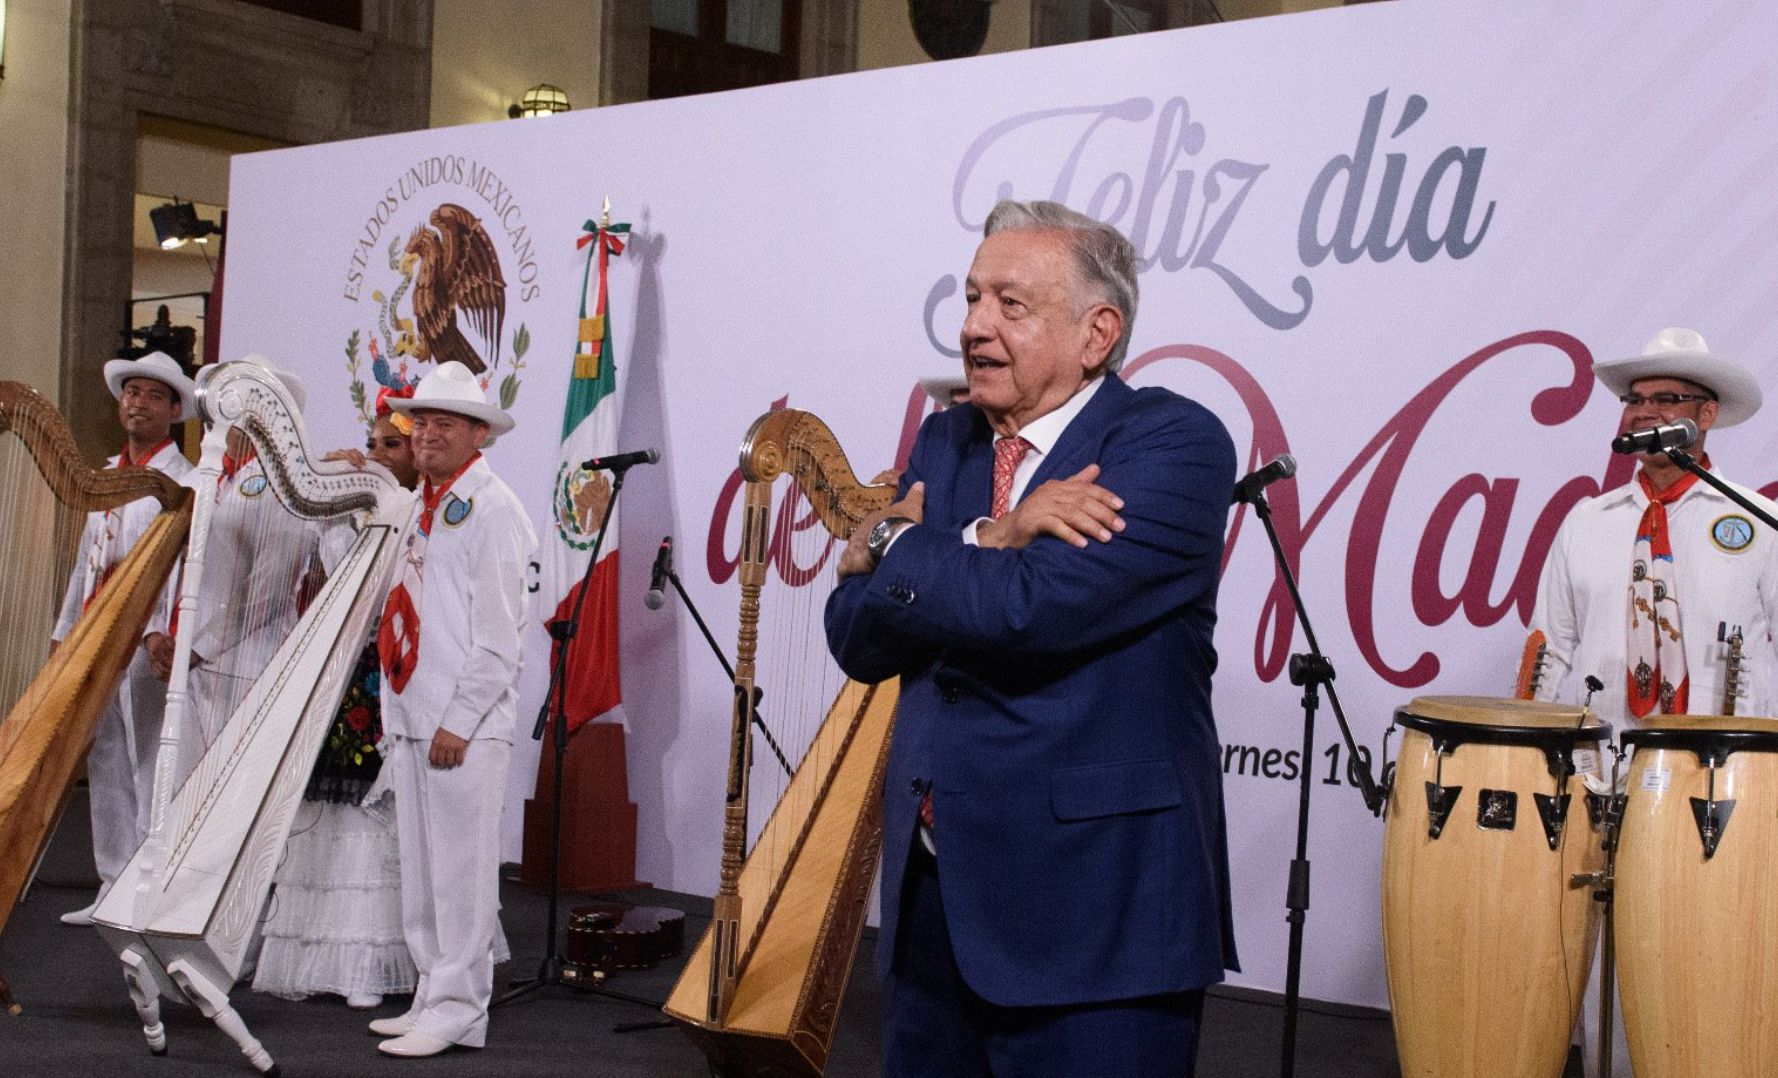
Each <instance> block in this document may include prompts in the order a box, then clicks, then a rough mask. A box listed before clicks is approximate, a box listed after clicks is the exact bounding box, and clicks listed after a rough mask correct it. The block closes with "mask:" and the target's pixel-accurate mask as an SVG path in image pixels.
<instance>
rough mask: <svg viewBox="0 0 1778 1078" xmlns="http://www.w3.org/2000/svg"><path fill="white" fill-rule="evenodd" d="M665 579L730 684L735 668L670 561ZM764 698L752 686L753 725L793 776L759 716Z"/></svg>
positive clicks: (793, 770)
mask: <svg viewBox="0 0 1778 1078" xmlns="http://www.w3.org/2000/svg"><path fill="white" fill-rule="evenodd" d="M667 579H668V580H670V581H672V583H673V590H674V591H676V592H678V593H679V600H680V602H683V603H684V604H685V609H687V610H689V611H690V612H691V617H692V620H693V621H695V622H697V623H698V631H699V632H701V633H703V634H704V640H705V641H706V642H707V643H708V644H709V645H710V650H711V651H712V652H714V653H715V655H716V661H717V662H719V663H721V664H722V672H723V673H724V674H727V675H728V679H729V681H730V682H731V683H732V682H733V681H734V680H735V667H734V665H733V664H732V663H730V662H729V661H728V656H727V655H724V654H723V652H722V647H721V645H719V644H717V642H716V637H715V636H713V635H712V634H711V632H710V626H708V625H706V624H704V616H703V615H702V614H699V613H698V606H697V604H696V603H694V602H692V601H691V596H689V595H687V594H686V593H685V585H684V584H683V583H681V582H680V580H679V573H678V572H677V571H676V570H675V569H674V568H673V563H672V562H671V561H668V562H667ZM764 697H765V693H764V692H762V691H761V690H760V688H759V687H758V686H757V685H756V686H754V688H753V707H752V709H751V710H752V712H753V724H754V725H755V726H757V727H759V733H760V736H761V737H764V738H765V739H766V744H767V745H770V746H771V748H772V755H773V756H776V757H777V758H778V764H779V766H781V767H783V768H784V773H785V774H786V775H794V774H795V773H796V769H795V768H793V767H791V766H790V760H789V758H788V757H786V756H785V755H784V750H783V749H782V748H781V747H779V745H778V740H777V738H774V737H773V736H772V731H770V730H769V729H767V728H766V724H765V720H764V719H763V718H762V717H761V716H760V713H759V702H760V700H761V699H763V698H764Z"/></svg>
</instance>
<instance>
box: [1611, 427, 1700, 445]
mask: <svg viewBox="0 0 1778 1078" xmlns="http://www.w3.org/2000/svg"><path fill="white" fill-rule="evenodd" d="M1697 440H1698V425H1697V424H1696V423H1693V422H1692V421H1691V420H1689V419H1680V420H1675V421H1674V422H1672V423H1663V424H1661V425H1660V426H1658V427H1649V428H1648V429H1647V430H1633V431H1631V432H1630V433H1628V434H1620V435H1618V436H1617V437H1616V438H1614V439H1612V442H1611V451H1612V452H1613V453H1659V452H1662V451H1664V450H1668V449H1684V448H1685V447H1686V446H1689V445H1691V444H1692V443H1693V442H1695V441H1697Z"/></svg>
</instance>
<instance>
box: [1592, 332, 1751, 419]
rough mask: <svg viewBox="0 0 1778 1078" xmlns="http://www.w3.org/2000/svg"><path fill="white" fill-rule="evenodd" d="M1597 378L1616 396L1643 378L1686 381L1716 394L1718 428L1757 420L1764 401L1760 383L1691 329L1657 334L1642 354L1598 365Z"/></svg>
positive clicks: (1595, 365)
mask: <svg viewBox="0 0 1778 1078" xmlns="http://www.w3.org/2000/svg"><path fill="white" fill-rule="evenodd" d="M1593 373H1594V374H1595V375H1597V376H1598V378H1599V381H1600V382H1601V383H1603V384H1604V386H1605V388H1606V389H1609V390H1611V392H1612V393H1613V395H1615V396H1619V397H1621V396H1623V395H1624V394H1625V393H1628V392H1630V385H1631V383H1633V382H1637V381H1640V380H1641V379H1644V378H1683V379H1685V380H1686V381H1688V382H1696V383H1698V384H1699V385H1701V386H1703V387H1704V388H1705V389H1708V390H1710V391H1711V392H1712V393H1715V394H1716V399H1717V405H1716V408H1717V411H1716V426H1718V427H1732V426H1734V425H1735V424H1737V423H1741V422H1745V421H1746V420H1748V419H1751V418H1753V414H1754V413H1755V412H1757V411H1759V408H1760V404H1761V403H1762V402H1763V400H1764V396H1763V394H1761V393H1760V388H1759V383H1758V382H1756V381H1754V378H1753V375H1751V374H1749V373H1748V372H1747V370H1746V369H1745V368H1744V367H1742V366H1741V365H1740V364H1739V363H1736V362H1734V361H1733V360H1729V359H1725V358H1723V357H1722V356H1719V355H1717V354H1716V353H1714V352H1712V351H1710V346H1709V345H1706V344H1705V343H1704V338H1703V336H1702V335H1700V334H1699V333H1698V331H1697V330H1693V329H1678V328H1669V329H1663V330H1661V331H1660V332H1659V333H1657V334H1655V336H1654V339H1653V340H1651V341H1649V342H1648V346H1647V347H1645V348H1644V349H1643V350H1642V354H1641V355H1639V356H1634V357H1632V358H1630V359H1614V360H1610V361H1608V362H1605V363H1595V364H1594V365H1593Z"/></svg>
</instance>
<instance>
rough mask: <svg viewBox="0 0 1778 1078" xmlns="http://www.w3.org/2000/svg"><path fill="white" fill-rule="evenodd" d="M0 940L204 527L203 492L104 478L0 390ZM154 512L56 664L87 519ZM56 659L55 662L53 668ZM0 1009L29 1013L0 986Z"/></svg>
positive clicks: (44, 419)
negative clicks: (54, 631) (0, 628)
mask: <svg viewBox="0 0 1778 1078" xmlns="http://www.w3.org/2000/svg"><path fill="white" fill-rule="evenodd" d="M8 434H10V435H13V436H14V437H12V438H8V437H6V435H8ZM0 443H4V445H0V503H3V504H4V505H5V506H6V507H7V509H6V519H5V521H4V522H3V524H0V558H4V559H5V562H4V564H6V565H8V566H10V567H12V570H11V571H10V572H9V573H8V574H7V576H6V578H5V580H4V582H3V583H0V624H4V625H5V626H7V627H8V628H7V633H6V636H7V640H6V642H5V644H4V645H3V647H4V648H5V652H4V661H3V662H0V711H3V712H4V713H5V715H6V719H5V721H4V722H0V931H4V930H5V927H6V921H7V918H8V916H9V915H10V914H11V913H12V908H13V906H14V904H15V903H16V902H17V901H18V897H19V892H20V890H21V889H22V888H23V887H24V884H25V880H26V879H28V878H29V876H30V873H31V869H32V867H33V865H34V864H35V863H36V858H37V854H38V852H39V851H40V850H41V849H42V847H43V844H44V842H45V841H46V840H47V838H48V835H49V831H50V828H51V826H52V825H53V824H54V822H55V819H56V817H57V815H58V813H59V811H60V808H61V805H62V800H63V797H64V796H65V794H66V793H67V790H68V786H69V783H70V782H71V780H72V779H73V776H74V769H75V768H76V767H78V766H79V764H80V761H81V760H82V758H84V757H85V755H86V750H87V747H88V746H89V745H91V744H92V739H93V729H94V727H95V725H96V724H97V723H98V720H99V716H100V715H102V714H103V713H104V711H105V707H106V705H107V704H109V703H110V701H111V698H112V696H113V695H114V694H115V693H116V692H117V686H118V682H119V681H120V680H121V679H122V677H123V673H124V669H125V668H126V667H128V666H129V663H130V659H131V657H132V655H133V653H134V651H135V649H136V646H137V641H138V639H139V638H140V636H141V634H142V629H143V627H144V626H145V625H146V624H147V621H148V616H149V614H150V612H151V611H152V610H153V609H154V606H155V603H156V602H157V601H158V599H159V597H160V593H161V587H162V585H163V584H164V583H165V581H166V578H167V574H168V573H169V572H170V571H171V570H172V567H173V565H174V564H175V562H176V561H177V560H178V557H179V549H180V546H181V545H182V544H183V543H184V542H185V533H186V530H187V528H188V526H189V525H190V523H191V497H190V495H191V492H190V491H188V490H186V489H185V488H184V487H181V486H180V485H179V484H178V483H175V482H174V481H173V480H172V479H169V478H168V477H166V476H165V475H162V474H161V473H160V472H157V471H151V470H149V469H147V468H122V469H118V468H108V469H104V470H97V471H95V470H94V469H92V468H89V467H88V466H87V465H86V464H85V462H84V461H82V460H81V457H80V453H79V452H78V451H77V450H76V449H75V447H74V438H73V436H72V435H70V434H69V432H68V424H67V423H66V422H65V421H64V420H63V419H62V417H61V416H60V415H59V414H57V412H56V410H55V409H54V408H53V407H51V406H50V403H49V402H48V401H47V400H45V399H44V398H43V397H42V396H40V395H39V394H38V393H37V392H36V391H35V390H33V389H31V388H30V387H28V386H24V385H20V384H19V383H17V382H0ZM138 498H155V499H158V500H159V502H160V504H161V511H160V513H159V515H158V516H156V517H155V519H154V521H153V523H152V524H151V525H150V526H149V528H148V532H147V533H146V534H145V535H143V537H142V538H141V539H140V540H139V541H138V542H137V543H136V545H135V546H134V547H133V548H132V549H131V550H130V552H129V554H128V555H127V556H126V557H125V558H124V560H123V561H122V562H121V563H119V564H118V565H117V567H116V568H115V569H114V570H113V571H112V573H111V575H110V576H109V577H108V578H107V579H106V580H105V581H104V583H103V584H101V585H100V587H99V588H98V590H97V591H95V592H94V594H93V598H92V601H91V602H90V603H89V604H88V605H87V608H86V610H85V611H84V612H83V613H82V614H81V616H80V619H79V620H78V621H76V622H75V624H74V628H73V630H72V631H70V632H69V633H68V635H67V636H66V637H65V638H64V639H63V641H62V645H61V647H60V648H58V649H56V652H55V654H54V655H53V656H50V655H48V651H49V648H48V641H49V633H50V626H51V625H52V624H54V622H55V616H56V613H55V612H56V607H57V606H58V605H59V602H60V599H61V596H62V588H63V586H64V585H65V584H66V583H67V580H68V576H69V571H70V569H71V567H72V564H73V559H74V557H76V556H78V554H79V551H78V550H77V549H76V545H77V542H78V540H79V538H80V535H81V528H82V526H83V524H84V523H85V520H86V515H87V514H88V513H95V512H103V511H105V510H109V509H116V508H118V507H120V506H123V505H126V504H128V503H130V502H133V501H135V500H136V499H138ZM46 656H47V661H46ZM0 1003H4V1004H5V1005H6V1006H7V1007H8V1009H16V1008H14V1007H13V1005H12V1002H11V997H10V994H9V993H8V992H7V989H6V982H5V980H4V979H0Z"/></svg>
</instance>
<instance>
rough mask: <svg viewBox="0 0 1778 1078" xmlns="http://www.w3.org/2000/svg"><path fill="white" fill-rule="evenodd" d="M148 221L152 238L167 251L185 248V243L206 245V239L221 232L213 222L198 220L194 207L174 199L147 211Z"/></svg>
mask: <svg viewBox="0 0 1778 1078" xmlns="http://www.w3.org/2000/svg"><path fill="white" fill-rule="evenodd" d="M148 220H149V221H150V222H152V223H153V225H154V238H155V239H156V240H159V241H160V245H161V247H162V248H163V249H165V250H168V251H170V250H172V249H173V248H175V247H183V246H185V244H186V242H187V241H195V242H197V243H207V242H209V241H208V239H207V237H209V236H214V235H216V234H218V233H220V232H221V231H222V230H221V229H220V228H217V227H216V222H214V221H200V220H198V210H197V207H196V206H193V205H192V204H191V203H189V202H181V201H179V200H178V199H176V198H175V199H174V200H173V201H171V202H169V203H167V204H166V205H164V206H156V207H155V208H154V209H152V210H149V211H148Z"/></svg>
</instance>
